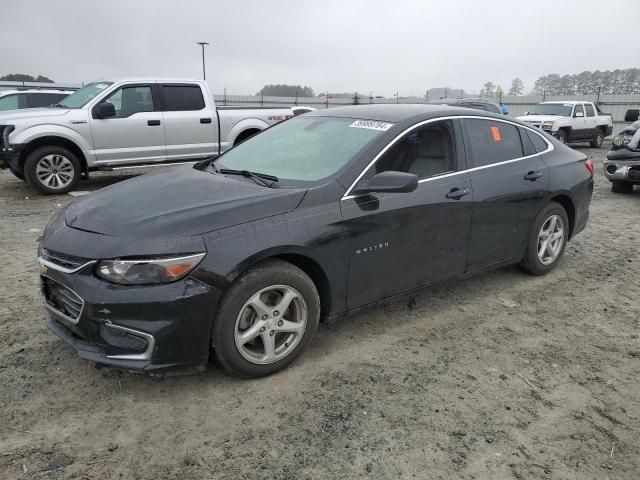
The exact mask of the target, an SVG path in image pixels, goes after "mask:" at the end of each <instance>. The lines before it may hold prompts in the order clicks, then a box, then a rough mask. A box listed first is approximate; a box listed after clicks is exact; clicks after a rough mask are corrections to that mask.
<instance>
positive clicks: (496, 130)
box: [491, 127, 502, 142]
mask: <svg viewBox="0 0 640 480" xmlns="http://www.w3.org/2000/svg"><path fill="white" fill-rule="evenodd" d="M491 135H492V136H493V141H494V142H499V141H501V140H502V137H500V129H499V128H498V127H491Z"/></svg>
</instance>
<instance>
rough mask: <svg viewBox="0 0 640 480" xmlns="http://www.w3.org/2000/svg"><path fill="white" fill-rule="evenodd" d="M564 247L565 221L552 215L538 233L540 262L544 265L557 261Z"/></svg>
mask: <svg viewBox="0 0 640 480" xmlns="http://www.w3.org/2000/svg"><path fill="white" fill-rule="evenodd" d="M563 245H564V221H563V220H562V218H561V217H560V216H559V215H551V216H550V217H549V218H548V219H547V220H546V221H545V222H544V223H543V224H542V227H541V228H540V233H538V260H539V261H540V263H542V264H543V265H550V264H552V263H553V262H555V261H556V259H557V258H558V256H559V255H560V252H561V251H562V246H563Z"/></svg>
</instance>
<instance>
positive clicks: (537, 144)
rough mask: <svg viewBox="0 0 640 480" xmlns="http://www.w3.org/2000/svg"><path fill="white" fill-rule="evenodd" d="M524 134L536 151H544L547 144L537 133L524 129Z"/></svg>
mask: <svg viewBox="0 0 640 480" xmlns="http://www.w3.org/2000/svg"><path fill="white" fill-rule="evenodd" d="M524 131H525V132H526V134H527V135H528V136H529V140H531V143H532V144H533V148H535V150H536V153H541V152H544V151H545V150H546V149H547V148H549V146H548V145H547V142H545V141H544V140H543V139H542V137H541V136H540V135H538V134H537V133H534V132H531V131H529V130H524Z"/></svg>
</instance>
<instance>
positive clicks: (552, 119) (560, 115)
mask: <svg viewBox="0 0 640 480" xmlns="http://www.w3.org/2000/svg"><path fill="white" fill-rule="evenodd" d="M518 120H521V121H523V122H526V123H528V124H529V125H531V126H532V127H537V128H540V129H542V130H544V131H545V132H547V133H549V134H550V135H553V136H554V137H556V138H557V139H558V140H560V142H562V143H568V142H589V143H590V144H591V146H592V147H596V148H600V147H601V146H602V141H603V140H604V138H605V137H607V136H609V135H611V133H612V132H613V118H612V116H611V115H610V114H608V113H603V112H602V111H600V108H599V107H598V106H597V105H595V104H593V103H592V102H582V101H567V102H543V103H540V104H539V105H536V106H535V107H533V109H532V110H531V111H530V112H526V113H525V114H524V115H523V116H520V117H518Z"/></svg>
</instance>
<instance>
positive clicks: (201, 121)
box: [200, 118, 211, 123]
mask: <svg viewBox="0 0 640 480" xmlns="http://www.w3.org/2000/svg"><path fill="white" fill-rule="evenodd" d="M200 123H211V119H210V118H201V119H200Z"/></svg>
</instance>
